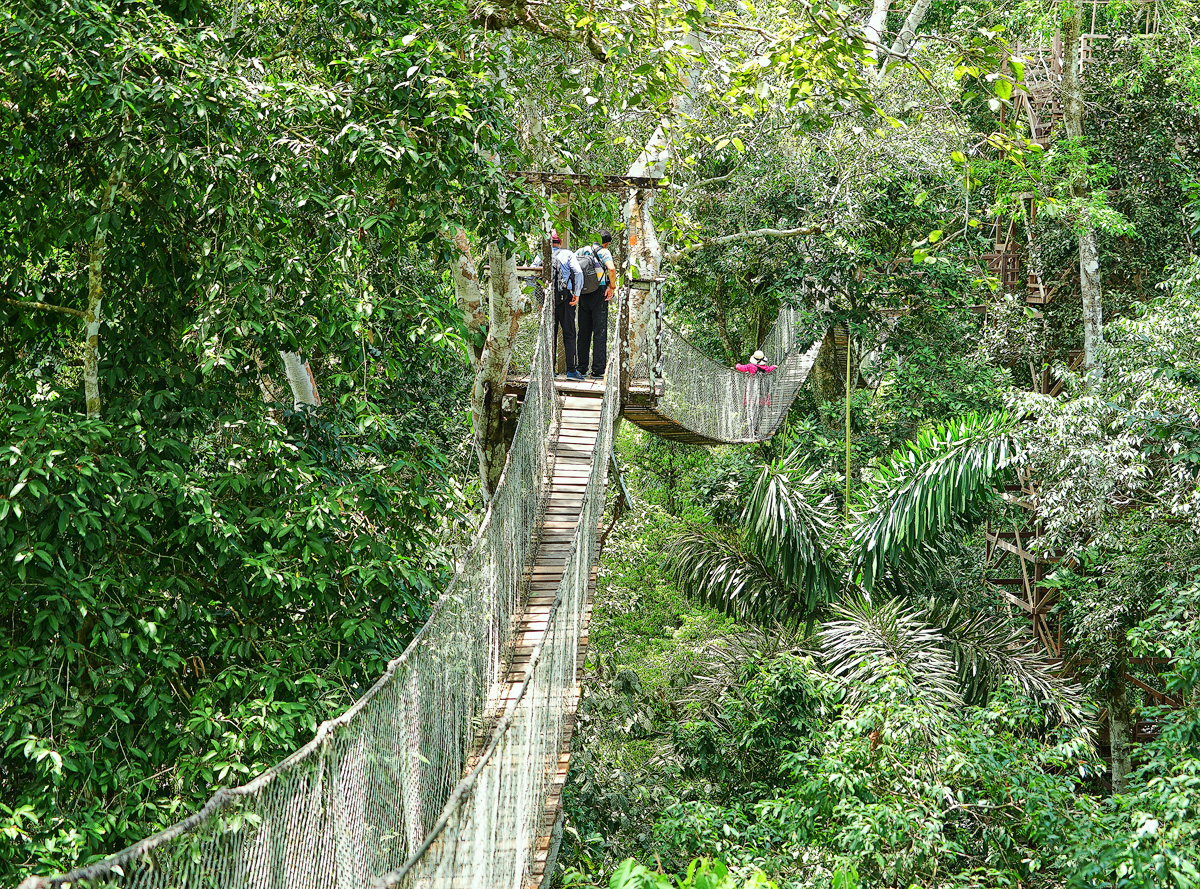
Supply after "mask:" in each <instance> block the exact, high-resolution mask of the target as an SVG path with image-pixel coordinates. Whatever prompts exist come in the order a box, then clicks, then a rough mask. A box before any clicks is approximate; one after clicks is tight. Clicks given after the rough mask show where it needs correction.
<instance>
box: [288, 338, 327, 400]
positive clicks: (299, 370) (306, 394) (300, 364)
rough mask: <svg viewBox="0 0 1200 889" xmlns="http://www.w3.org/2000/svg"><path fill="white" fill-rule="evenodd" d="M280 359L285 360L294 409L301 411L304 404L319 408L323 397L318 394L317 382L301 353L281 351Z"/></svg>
mask: <svg viewBox="0 0 1200 889" xmlns="http://www.w3.org/2000/svg"><path fill="white" fill-rule="evenodd" d="M279 357H280V358H282V359H283V371H284V373H285V374H286V376H287V381H288V386H289V387H290V388H291V390H292V407H293V408H296V409H299V407H300V405H302V404H304V405H308V406H310V407H317V406H318V405H319V404H320V403H321V397H320V396H319V395H318V394H317V381H316V379H315V378H314V377H313V373H312V368H310V367H309V366H308V362H307V361H305V360H304V359H303V358H301V357H300V353H299V352H284V351H283V350H280V352H279Z"/></svg>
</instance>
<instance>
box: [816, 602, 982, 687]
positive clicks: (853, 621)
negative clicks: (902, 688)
mask: <svg viewBox="0 0 1200 889" xmlns="http://www.w3.org/2000/svg"><path fill="white" fill-rule="evenodd" d="M834 613H835V614H837V615H838V616H839V617H840V618H841V619H840V620H835V621H830V622H828V623H826V624H825V625H824V626H823V627H821V637H820V638H821V651H822V653H823V655H824V660H825V665H826V668H827V669H828V670H829V671H830V672H831V673H832V674H833V675H834V676H837V677H838V678H840V679H841V680H843V682H844V685H845V688H846V690H847V695H848V700H849V701H850V703H851V704H854V703H857V702H858V701H860V700H862V698H863V697H864V696H865V695H866V693H867V690H868V688H869V687H870V686H871V685H872V681H873V680H874V679H876V678H877V677H878V675H879V673H880V672H881V668H895V669H896V670H897V671H898V672H899V674H900V675H901V676H903V678H904V680H905V682H906V683H907V684H908V686H909V688H910V689H911V692H912V694H913V696H914V697H922V698H924V699H926V700H930V699H932V700H933V701H936V702H938V703H941V704H942V705H944V706H945V707H948V708H949V707H957V706H961V705H962V703H963V700H962V695H960V694H959V691H958V670H957V669H956V667H955V664H954V659H953V658H952V657H951V656H950V653H949V652H948V651H947V650H946V642H945V639H944V638H943V636H942V634H941V633H940V632H938V630H937V629H936V628H934V627H932V626H930V624H929V621H928V620H927V619H926V617H925V615H924V614H922V613H921V612H919V611H915V610H913V609H911V608H906V607H905V606H904V605H902V604H901V603H900V602H897V601H895V600H892V601H887V602H871V601H869V600H867V599H863V598H860V599H856V600H853V601H850V602H848V603H846V604H844V605H839V606H837V607H836V608H835V609H834Z"/></svg>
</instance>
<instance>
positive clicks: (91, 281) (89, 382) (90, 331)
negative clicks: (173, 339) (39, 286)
mask: <svg viewBox="0 0 1200 889" xmlns="http://www.w3.org/2000/svg"><path fill="white" fill-rule="evenodd" d="M105 235H106V231H105V227H104V226H103V225H97V226H96V234H95V236H94V237H93V238H92V243H91V247H90V248H89V249H88V307H87V314H86V315H85V316H84V319H83V321H84V334H83V335H84V337H85V339H84V343H83V395H84V399H85V400H86V402H87V415H88V419H95V418H96V417H99V416H100V304H101V301H102V300H103V299H104V279H103V270H104V254H105V252H106V249H107V247H106V244H105Z"/></svg>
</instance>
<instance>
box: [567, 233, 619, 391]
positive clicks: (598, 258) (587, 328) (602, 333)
mask: <svg viewBox="0 0 1200 889" xmlns="http://www.w3.org/2000/svg"><path fill="white" fill-rule="evenodd" d="M611 243H612V235H611V234H610V233H608V232H602V233H601V234H600V243H599V244H592V245H591V246H588V247H582V248H580V249H579V250H577V251H576V252H575V256H576V258H577V259H578V260H579V265H580V267H581V268H583V269H584V275H583V290H582V292H581V293H580V296H579V308H578V314H579V349H578V353H579V363H578V365H576V368H575V369H576V371H577V372H578V373H579V374H580V375H581V376H582V375H583V374H585V373H587V371H588V357H589V353H590V355H591V359H592V360H591V365H592V366H591V377H592V379H594V380H598V379H600V378H601V377H603V376H604V367H605V365H606V364H607V363H608V304H609V302H610V301H611V300H612V298H613V294H614V293H615V292H616V287H617V268H616V265H615V264H614V263H613V256H612V252H611V251H610V250H609V244H611ZM593 270H594V271H593Z"/></svg>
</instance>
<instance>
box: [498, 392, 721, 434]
mask: <svg viewBox="0 0 1200 889" xmlns="http://www.w3.org/2000/svg"><path fill="white" fill-rule="evenodd" d="M528 385H529V378H528V377H525V376H510V377H509V378H508V380H506V381H505V386H504V391H505V393H506V394H509V395H517V396H519V397H524V395H525V389H526V387H527V386H528ZM555 385H556V386H557V387H558V390H559V391H560V392H562V393H564V394H569V395H571V396H572V397H573V398H578V399H585V398H596V399H599V398H603V397H604V381H603V380H590V379H589V380H556V381H555ZM657 390H658V391H656V392H655V393H653V394H652V393H651V392H650V385H649V382H648V381H646V380H640V381H639V380H634V381H633V382H632V383H631V384H630V386H629V397H628V400H627V401H626V402H625V406H624V407H623V408H622V409H621V416H622V417H625V418H626V419H627V420H629V421H630V422H632V423H633V424H635V425H636V426H640V427H641V428H642V429H645V430H646V431H647V432H653V433H654V434H655V435H658V436H661V437H662V438H669V439H670V440H671V441H680V442H684V443H685V444H696V445H718V444H725V442H721V441H717V440H715V439H712V438H707V437H706V436H703V435H698V434H697V433H695V432H693V431H692V430H690V429H687V428H685V427H683V426H680V425H679V424H678V423H676V422H675V421H674V420H672V419H671V418H670V417H669V416H667V415H666V414H663V413H659V411H658V408H657V396H659V395H662V383H661V382H659V383H658V386H657Z"/></svg>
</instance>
